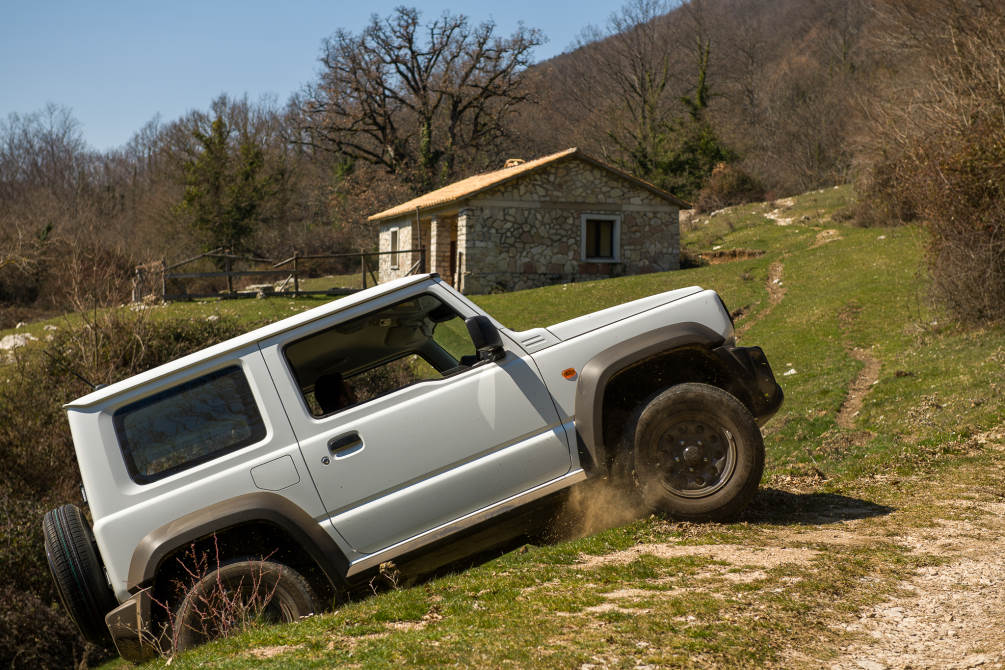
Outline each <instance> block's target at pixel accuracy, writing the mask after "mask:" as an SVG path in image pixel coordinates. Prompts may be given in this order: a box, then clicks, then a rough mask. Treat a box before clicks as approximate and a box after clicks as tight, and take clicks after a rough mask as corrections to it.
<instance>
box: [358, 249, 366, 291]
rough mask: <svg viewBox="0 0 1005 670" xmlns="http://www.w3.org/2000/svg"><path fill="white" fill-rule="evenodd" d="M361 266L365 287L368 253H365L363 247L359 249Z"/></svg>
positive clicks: (364, 286) (364, 285)
mask: <svg viewBox="0 0 1005 670" xmlns="http://www.w3.org/2000/svg"><path fill="white" fill-rule="evenodd" d="M359 266H360V272H361V273H362V275H363V288H366V254H365V253H363V250H362V249H360V250H359Z"/></svg>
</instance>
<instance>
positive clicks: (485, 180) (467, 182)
mask: <svg viewBox="0 0 1005 670" xmlns="http://www.w3.org/2000/svg"><path fill="white" fill-rule="evenodd" d="M570 156H575V157H577V158H579V159H581V160H584V161H586V162H587V163H591V164H593V165H595V166H597V167H600V168H603V169H605V170H608V171H610V172H613V173H614V174H616V175H618V176H619V177H621V178H623V179H627V180H628V181H631V182H633V183H635V184H637V185H638V186H641V187H642V188H644V189H646V190H648V191H650V192H652V193H654V194H655V195H657V196H659V197H661V198H663V199H665V200H667V201H669V202H670V203H672V204H674V205H677V206H678V207H683V208H690V207H691V205H690V203H688V202H685V201H684V200H681V199H680V198H678V197H676V196H675V195H672V194H671V193H668V192H666V191H664V190H662V189H660V188H657V187H656V186H653V185H652V184H650V183H649V182H647V181H645V180H642V179H639V178H638V177H634V176H632V175H630V174H629V173H627V172H625V171H624V170H619V169H618V168H616V167H613V166H611V165H608V164H607V163H604V162H603V161H599V160H597V159H596V158H592V157H590V156H587V155H586V154H584V153H583V152H581V151H580V150H579V149H577V148H576V147H573V148H571V149H566V150H565V151H559V152H558V153H554V154H549V155H547V156H542V157H541V158H536V159H534V160H531V161H527V162H525V163H520V164H519V165H515V166H513V167H506V168H503V169H501V170H494V171H492V172H485V173H483V174H479V175H475V176H474V177H468V178H467V179H462V180H460V181H457V182H454V183H453V184H448V185H447V186H444V187H443V188H438V189H436V190H435V191H430V192H429V193H425V194H423V195H420V196H419V197H417V198H413V199H411V200H409V201H408V202H403V203H401V204H400V205H396V206H394V207H392V208H391V209H387V210H384V211H383V212H380V213H379V214H374V215H373V216H371V217H369V219H368V220H369V221H382V220H384V219H391V218H394V217H398V216H404V215H406V214H414V213H415V210H417V209H418V210H419V211H420V212H421V211H424V210H429V209H432V208H435V207H441V206H443V205H447V204H449V203H452V202H455V201H457V200H461V199H463V198H468V197H471V196H473V195H476V194H478V193H481V192H482V191H486V190H488V189H490V188H493V187H495V186H498V185H500V184H502V183H504V182H507V181H510V180H511V179H514V178H516V177H519V176H521V175H525V174H527V173H528V172H533V171H535V170H537V169H539V168H541V167H543V166H545V165H549V164H551V163H556V162H558V161H560V160H563V159H565V158H568V157H570Z"/></svg>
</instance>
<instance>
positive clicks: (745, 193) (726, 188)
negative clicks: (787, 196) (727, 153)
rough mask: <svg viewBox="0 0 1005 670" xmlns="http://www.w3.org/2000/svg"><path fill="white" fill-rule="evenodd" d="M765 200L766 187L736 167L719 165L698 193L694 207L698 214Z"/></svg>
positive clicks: (724, 164)
mask: <svg viewBox="0 0 1005 670" xmlns="http://www.w3.org/2000/svg"><path fill="white" fill-rule="evenodd" d="M763 199H764V186H762V185H761V183H760V182H759V181H757V180H756V179H754V178H753V177H752V176H750V175H749V174H747V173H746V172H744V171H743V170H741V169H740V168H739V167H737V166H735V165H728V164H726V163H719V164H718V165H716V166H715V169H714V170H712V174H711V175H709V178H708V181H707V182H705V185H704V186H703V187H702V189H701V191H700V192H699V193H698V197H697V199H696V200H695V203H694V206H695V209H696V210H697V211H698V212H712V211H715V210H717V209H722V208H723V207H730V206H732V205H741V204H743V203H745V202H755V201H758V200H763Z"/></svg>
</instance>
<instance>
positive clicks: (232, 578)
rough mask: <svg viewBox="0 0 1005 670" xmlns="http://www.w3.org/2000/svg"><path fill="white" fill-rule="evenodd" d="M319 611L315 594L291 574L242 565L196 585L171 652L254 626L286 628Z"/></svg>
mask: <svg viewBox="0 0 1005 670" xmlns="http://www.w3.org/2000/svg"><path fill="white" fill-rule="evenodd" d="M317 610H318V603H317V599H316V597H315V595H314V591H313V589H311V586H310V584H308V582H307V580H306V579H304V577H303V576H302V575H301V574H300V573H299V572H297V571H296V570H294V569H293V568H291V567H289V566H287V565H283V564H282V563H277V562H275V561H261V560H248V559H242V560H237V561H234V562H232V563H227V564H225V565H222V566H220V567H219V568H217V569H215V570H211V571H210V572H209V573H208V574H206V575H205V576H204V577H202V578H201V579H200V580H199V581H197V582H196V583H195V584H194V585H193V586H192V588H190V589H189V591H188V593H187V594H186V595H185V598H184V600H182V603H181V605H179V607H178V610H177V611H176V613H175V620H174V626H175V632H174V636H175V638H174V642H175V648H176V649H178V650H183V649H189V648H191V647H194V646H196V645H199V644H202V643H204V642H206V641H208V640H211V639H214V638H218V637H228V636H229V635H231V634H234V633H237V632H239V631H241V630H242V629H244V628H246V627H247V626H249V625H252V624H255V623H259V622H261V623H289V622H291V621H296V620H297V619H299V618H301V617H304V616H307V615H308V614H312V613H314V612H316V611H317Z"/></svg>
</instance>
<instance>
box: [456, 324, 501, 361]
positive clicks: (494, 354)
mask: <svg viewBox="0 0 1005 670" xmlns="http://www.w3.org/2000/svg"><path fill="white" fill-rule="evenodd" d="M464 325H466V326H467V327H468V333H469V334H470V335H471V341H472V342H474V343H475V350H476V351H477V352H478V360H481V361H498V360H499V359H501V358H502V357H503V356H505V355H506V352H504V351H503V345H502V338H501V337H499V331H498V330H496V327H495V326H493V325H492V320H491V319H489V317H487V316H485V315H483V314H479V315H478V316H471V317H468V318H467V319H465V320H464Z"/></svg>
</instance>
